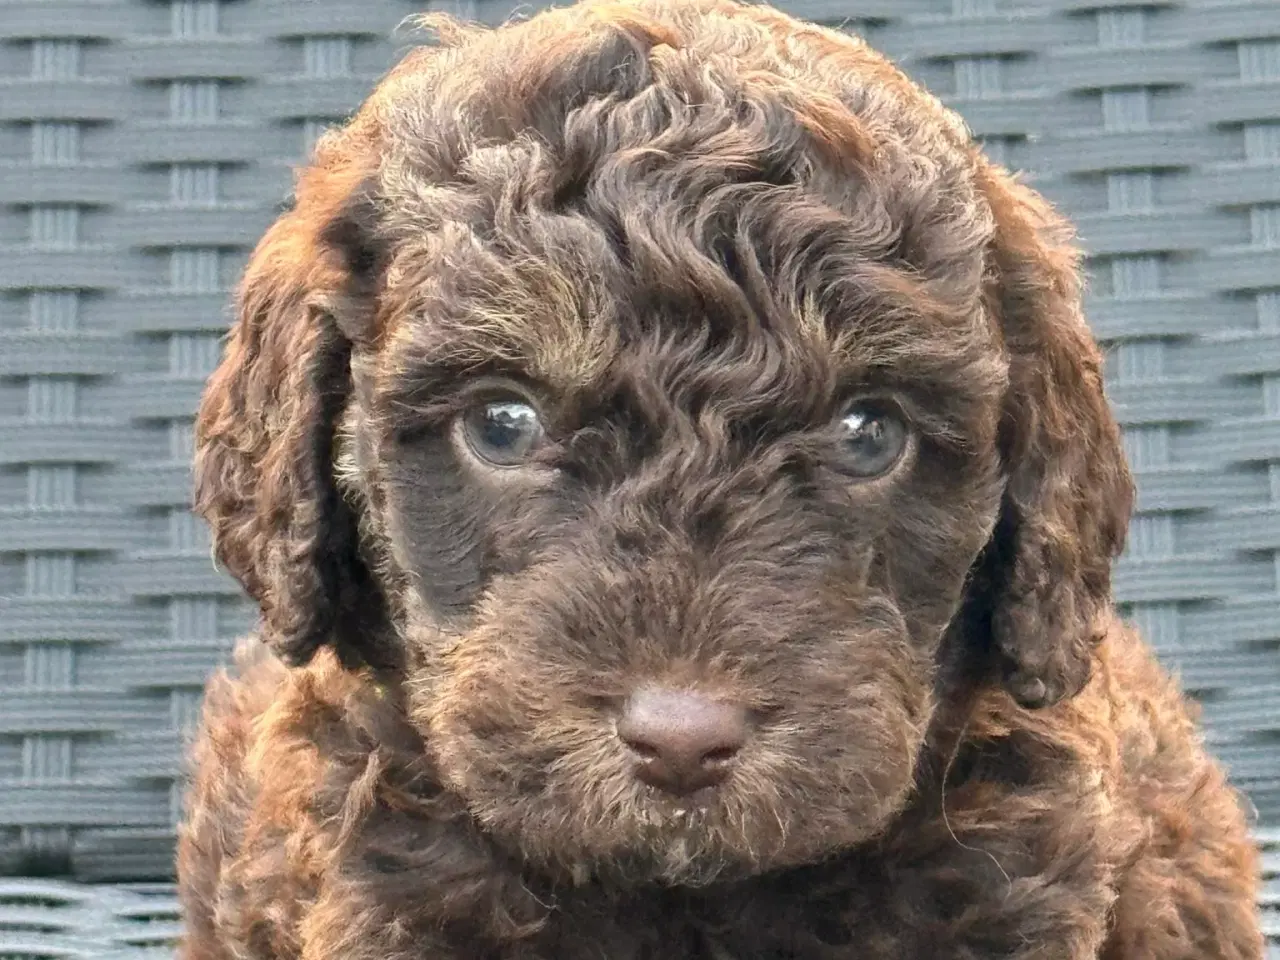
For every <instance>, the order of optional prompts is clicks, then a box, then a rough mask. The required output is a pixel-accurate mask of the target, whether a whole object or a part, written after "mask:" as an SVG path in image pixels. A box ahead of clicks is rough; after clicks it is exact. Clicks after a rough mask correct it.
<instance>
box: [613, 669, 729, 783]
mask: <svg viewBox="0 0 1280 960" xmlns="http://www.w3.org/2000/svg"><path fill="white" fill-rule="evenodd" d="M618 736H619V737H620V738H621V739H622V741H623V742H624V743H625V744H626V745H627V746H629V747H630V748H631V749H632V750H633V751H635V753H636V755H637V756H638V757H639V758H640V767H639V769H638V770H637V772H636V776H638V777H639V778H640V779H641V780H643V781H644V782H645V783H647V784H650V785H651V786H654V787H659V788H660V789H662V790H666V791H668V792H669V793H674V794H677V795H683V794H687V793H693V792H694V791H695V790H701V789H703V788H704V787H714V786H716V785H717V784H719V783H721V782H722V781H723V780H724V779H725V778H726V777H727V776H728V775H729V766H730V763H731V761H732V760H733V758H734V756H735V755H737V753H738V751H739V750H741V749H742V745H743V744H744V743H746V741H747V713H746V711H745V710H743V709H741V708H739V707H735V706H733V705H732V704H727V703H720V702H718V701H716V700H712V699H710V698H708V697H704V696H701V695H699V694H696V693H693V692H689V691H680V690H664V689H661V688H650V689H647V690H641V691H638V692H637V693H635V694H633V695H632V696H631V698H630V699H629V700H628V701H627V705H626V708H625V709H624V710H623V713H622V717H621V718H620V719H619V720H618Z"/></svg>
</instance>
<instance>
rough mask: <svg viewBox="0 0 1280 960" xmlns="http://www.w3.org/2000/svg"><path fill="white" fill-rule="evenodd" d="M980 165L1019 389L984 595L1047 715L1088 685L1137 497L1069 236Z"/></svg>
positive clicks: (1003, 439) (1027, 702) (998, 644)
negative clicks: (1113, 573) (1106, 393)
mask: <svg viewBox="0 0 1280 960" xmlns="http://www.w3.org/2000/svg"><path fill="white" fill-rule="evenodd" d="M981 163H982V166H981V173H980V177H981V181H982V182H981V187H982V189H983V192H984V193H985V194H986V197H987V199H988V202H989V203H990V205H991V209H992V212H993V214H994V216H995V236H994V239H993V242H992V249H991V259H992V277H991V287H990V297H991V309H992V312H993V313H994V314H995V316H996V317H997V318H998V321H999V325H1000V329H1001V331H1002V334H1003V338H1004V342H1005V348H1006V350H1007V352H1008V356H1009V362H1010V382H1009V387H1008V393H1007V395H1006V398H1005V401H1004V409H1003V411H1002V422H1001V428H1000V446H1001V450H1000V452H1001V456H1002V459H1003V462H1004V469H1005V473H1006V476H1007V486H1006V489H1005V495H1004V502H1003V505H1002V508H1001V515H1000V518H999V521H998V523H997V526H996V530H995V532H994V534H993V536H992V540H991V543H990V544H989V545H988V548H987V551H986V554H985V555H984V557H983V559H982V561H981V563H980V570H979V574H978V580H979V584H975V586H977V588H978V589H979V590H980V591H981V600H980V603H981V605H982V606H983V607H984V608H985V609H986V610H987V611H988V612H989V616H990V623H989V629H990V635H991V637H992V640H993V642H994V646H995V648H996V651H997V656H998V658H999V660H1000V663H1001V672H1002V677H1003V680H1004V683H1005V686H1006V688H1007V689H1008V691H1009V692H1010V694H1012V696H1013V697H1014V698H1015V699H1016V700H1017V701H1018V702H1019V703H1021V704H1022V705H1023V706H1026V707H1043V706H1047V705H1050V704H1052V703H1055V702H1057V701H1059V700H1061V699H1063V698H1064V697H1070V696H1074V695H1075V694H1076V693H1078V692H1079V691H1080V689H1081V688H1082V687H1083V686H1084V685H1085V683H1086V682H1087V681H1088V679H1089V672H1090V663H1091V660H1092V655H1093V648H1094V647H1095V645H1096V644H1097V642H1098V640H1099V639H1100V636H1101V631H1102V630H1103V629H1105V627H1104V624H1103V622H1102V618H1103V616H1104V615H1105V614H1106V613H1107V612H1108V610H1109V608H1110V606H1111V602H1112V599H1111V567H1112V561H1113V560H1114V558H1115V557H1116V556H1117V555H1118V554H1119V553H1120V551H1121V550H1122V549H1123V547H1124V539H1125V534H1126V531H1127V529H1128V524H1129V515H1130V512H1131V509H1132V504H1133V487H1132V481H1131V478H1130V474H1129V469H1128V466H1127V464H1126V461H1125V457H1124V452H1123V449H1122V448H1121V444H1120V431H1119V428H1118V426H1117V424H1116V422H1115V419H1114V417H1113V416H1112V414H1111V411H1110V408H1109V406H1108V404H1107V400H1106V398H1105V397H1104V395H1103V385H1102V369H1101V368H1102V358H1101V355H1100V352H1099V350H1098V347H1097V345H1096V343H1095V342H1094V339H1093V337H1092V335H1091V334H1090V332H1089V330H1088V327H1087V326H1086V324H1085V320H1084V316H1083V311H1082V307H1081V282H1080V272H1079V255H1078V252H1077V250H1076V248H1075V246H1074V244H1073V237H1072V232H1071V230H1070V228H1069V225H1068V224H1067V223H1066V221H1065V220H1064V219H1062V218H1061V217H1060V216H1059V215H1058V214H1057V213H1055V212H1054V211H1053V209H1052V208H1051V207H1050V206H1049V204H1048V203H1047V202H1046V201H1045V200H1044V199H1043V198H1041V197H1040V196H1039V195H1038V194H1036V193H1035V192H1033V191H1031V190H1029V189H1027V188H1026V187H1024V186H1022V185H1021V184H1019V183H1017V182H1015V181H1014V180H1013V179H1012V177H1010V176H1009V175H1008V174H1007V173H1005V172H1004V171H1003V170H1000V169H998V168H995V167H993V166H989V165H988V164H987V163H986V162H985V161H981Z"/></svg>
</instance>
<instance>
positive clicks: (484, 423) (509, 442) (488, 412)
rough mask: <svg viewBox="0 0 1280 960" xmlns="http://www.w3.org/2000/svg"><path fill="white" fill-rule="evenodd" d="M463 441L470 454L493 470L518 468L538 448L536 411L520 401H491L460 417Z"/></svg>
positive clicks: (539, 428) (541, 433) (539, 430)
mask: <svg viewBox="0 0 1280 960" xmlns="http://www.w3.org/2000/svg"><path fill="white" fill-rule="evenodd" d="M461 427H462V437H463V439H464V440H465V441H466V444H467V447H468V448H469V449H470V450H471V452H472V453H473V454H475V456H476V457H477V458H479V459H480V460H483V461H484V462H485V463H487V464H490V465H491V466H495V467H517V466H519V465H520V464H522V463H524V462H525V461H526V460H528V459H529V457H530V456H532V454H533V453H534V451H536V450H537V449H538V447H539V446H540V445H541V443H542V440H543V437H544V431H543V428H542V421H541V419H539V417H538V411H536V410H535V409H533V407H532V406H530V405H529V404H528V403H526V402H525V401H523V400H517V399H514V398H512V399H505V400H491V401H488V402H487V403H482V404H479V405H478V406H475V407H472V408H471V409H470V410H468V411H467V412H466V413H465V414H463V416H462V423H461Z"/></svg>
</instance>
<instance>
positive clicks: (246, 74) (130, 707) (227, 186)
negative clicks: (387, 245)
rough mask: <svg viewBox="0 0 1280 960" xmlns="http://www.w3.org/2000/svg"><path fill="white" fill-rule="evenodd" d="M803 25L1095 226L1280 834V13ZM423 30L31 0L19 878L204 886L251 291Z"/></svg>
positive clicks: (21, 463) (1200, 625) (1163, 0)
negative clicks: (227, 459) (239, 364)
mask: <svg viewBox="0 0 1280 960" xmlns="http://www.w3.org/2000/svg"><path fill="white" fill-rule="evenodd" d="M781 5H783V6H785V7H787V8H789V9H790V10H792V11H793V12H795V13H798V14H800V15H802V16H806V17H809V18H812V19H816V20H820V21H823V22H827V23H831V24H836V25H842V26H844V27H846V28H848V29H852V30H856V31H858V32H861V33H863V34H865V35H866V36H867V37H868V38H869V39H870V40H871V42H872V43H874V44H875V45H877V46H878V47H880V48H881V49H884V50H886V51H887V52H889V53H891V54H893V55H895V56H897V57H898V58H900V60H901V61H902V62H903V63H904V65H906V66H907V67H908V69H909V70H910V71H911V72H912V73H913V74H914V75H915V76H917V77H918V78H919V79H921V80H923V81H924V82H925V83H926V84H927V85H928V86H930V87H931V88H932V89H933V90H934V91H935V92H937V93H938V94H939V95H941V96H942V97H944V99H946V100H947V101H948V102H949V103H951V104H953V105H954V106H956V107H957V108H958V109H959V110H960V111H961V112H962V113H963V114H964V116H965V117H966V118H967V119H968V121H969V122H970V124H971V125H972V127H973V129H974V130H975V131H976V132H977V133H978V134H980V135H981V136H982V138H983V139H984V140H985V142H986V144H987V147H988V149H989V151H990V152H991V153H992V154H993V155H995V156H996V157H998V158H1000V159H1003V160H1005V161H1006V162H1007V163H1008V164H1010V165H1011V166H1014V167H1019V168H1023V169H1026V170H1029V171H1030V172H1031V174H1032V176H1033V179H1034V181H1035V182H1036V183H1037V185H1038V186H1040V187H1041V188H1042V189H1043V190H1045V191H1046V192H1047V193H1048V194H1049V195H1050V196H1052V197H1054V198H1055V199H1057V200H1058V201H1060V203H1061V204H1062V205H1063V207H1064V208H1065V209H1066V210H1067V211H1068V212H1069V213H1070V214H1071V215H1072V216H1073V217H1074V218H1075V219H1076V221H1077V222H1078V223H1079V224H1080V227H1081V231H1082V235H1083V238H1084V241H1085V244H1086V246H1087V249H1088V251H1089V253H1090V255H1091V259H1090V273H1091V294H1090V318H1091V322H1092V323H1093V325H1094V328H1095V330H1096V332H1097V333H1098V335H1099V336H1100V337H1101V338H1102V339H1103V340H1104V341H1105V343H1106V344H1107V345H1108V348H1109V352H1110V356H1109V364H1108V373H1109V383H1110V389H1111V396H1112V399H1113V401H1114V403H1115V407H1116V409H1117V411H1118V413H1119V415H1120V418H1121V420H1122V421H1123V424H1124V427H1125V432H1126V438H1127V443H1128V450H1129V454H1130V457H1131V458H1132V462H1133V464H1134V467H1135V469H1136V472H1137V477H1138V482H1139V514H1138V517H1137V518H1136V520H1135V523H1134V526H1133V532H1132V536H1131V542H1130V547H1129V550H1128V552H1127V554H1126V556H1125V558H1124V560H1123V562H1122V563H1121V565H1120V568H1119V570H1118V573H1117V578H1116V587H1117V591H1118V593H1119V595H1120V597H1121V598H1122V600H1123V601H1124V602H1125V604H1126V606H1127V611H1128V612H1129V614H1130V615H1131V616H1132V617H1133V618H1134V619H1135V620H1136V621H1137V622H1138V624H1139V625H1140V626H1141V627H1142V629H1143V630H1144V631H1145V633H1146V634H1147V636H1148V637H1149V638H1150V639H1151V640H1152V641H1153V642H1154V643H1155V644H1156V646H1157V647H1158V649H1159V651H1160V653H1161V655H1162V656H1163V657H1164V659H1165V660H1166V662H1167V663H1169V664H1170V665H1171V666H1173V667H1175V668H1177V669H1178V670H1179V671H1180V672H1181V674H1182V677H1183V680H1184V682H1185V684H1186V686H1187V687H1188V688H1189V689H1190V690H1192V691H1193V692H1194V693H1195V694H1196V695H1197V696H1198V697H1199V698H1200V699H1201V701H1202V702H1203V703H1204V710H1205V722H1206V729H1207V734H1208V737H1209V739H1210V741H1211V743H1212V745H1213V746H1214V748H1215V749H1216V750H1217V751H1218V753H1219V754H1220V755H1221V756H1222V758H1223V759H1224V760H1225V761H1226V762H1227V763H1228V765H1229V767H1230V770H1231V774H1232V776H1233V778H1234V779H1235V780H1236V782H1237V783H1239V784H1240V785H1241V786H1242V787H1244V788H1245V789H1246V790H1247V791H1248V793H1249V795H1250V797H1251V798H1252V800H1253V802H1254V804H1255V805H1256V807H1257V809H1258V812H1259V815H1260V822H1261V824H1262V825H1263V826H1267V825H1271V826H1280V2H1277V0H1142V2H1133V0H790V2H785V0H784V2H783V3H782V4H781ZM445 8H446V9H449V10H451V11H452V12H455V13H458V14H461V15H463V16H466V17H472V18H475V19H480V20H487V21H497V20H500V19H503V18H504V17H505V16H506V15H507V14H508V12H509V9H510V8H509V6H508V5H507V4H506V3H505V2H494V3H490V2H479V3H470V4H468V3H459V4H456V5H445ZM418 9H421V7H420V6H415V5H414V4H411V3H409V2H407V0H0V875H5V874H7V875H11V876H12V875H21V874H24V873H25V874H31V873H33V872H44V873H50V872H52V873H60V874H64V875H70V876H73V877H75V878H77V879H78V880H80V881H141V880H153V879H164V878H166V877H168V876H169V874H170V870H171V866H170V863H171V857H172V844H173V828H174V823H175V819H176V816H177V813H178V809H179V788H178V786H177V783H178V777H179V772H180V762H181V759H180V758H181V751H182V735H183V731H184V730H185V729H187V728H189V726H190V724H191V721H192V719H193V718H194V716H195V712H196V709H197V705H198V702H199V696H200V688H201V685H202V683H203V681H204V678H205V677H206V675H207V673H208V671H209V670H210V668H211V667H212V666H213V665H214V664H215V663H217V662H218V661H219V660H220V659H221V658H222V657H223V656H224V655H225V653H226V651H227V649H228V647H229V644H230V642H231V639H232V638H233V637H234V636H235V635H236V634H237V633H238V632H240V631H241V630H243V629H244V628H245V627H246V625H247V624H248V623H249V611H248V610H247V608H246V606H245V604H244V603H243V602H242V601H241V599H240V597H239V595H238V593H237V590H236V588H235V585H234V584H233V583H232V582H231V581H230V580H229V579H227V578H226V577H225V576H223V575H221V574H219V573H217V572H215V570H214V569H213V567H212V565H211V563H210V560H209V550H208V541H207V536H206V534H205V532H204V530H203V528H202V526H201V525H200V524H199V523H198V522H197V521H195V520H194V519H193V518H192V516H191V514H190V513H189V512H188V509H187V507H188V457H189V451H190V446H191V417H192V413H193V411H194V409H195V406H196V403H197V399H198V396H199V392H200V389H201V386H202V383H203V381H204V378H205V377H206V376H207V375H208V373H209V371H210V370H211V369H212V367H213V365H214V364H215V362H216V360H217V357H218V351H219V337H220V336H221V334H222V333H223V331H224V330H225V328H226V324H227V320H228V317H227V314H226V309H225V301H226V293H227V290H228V288H229V286H230V284H231V283H232V282H233V281H234V279H235V276H236V274H237V272H238V271H239V269H240V267H241V266H242V264H243V262H244V258H245V256H246V254H247V251H248V250H249V248H250V247H251V246H252V244H253V243H254V241H255V239H256V238H257V236H258V235H259V234H260V233H261V231H262V230H263V228H264V227H265V226H266V225H267V223H269V222H270V220H271V218H272V216H273V214H274V211H275V210H276V209H277V207H278V205H279V204H280V203H281V202H282V201H283V199H284V198H285V197H286V195H287V193H288V190H289V171H290V166H291V165H292V164H293V163H295V162H297V161H298V160H299V159H300V158H301V157H302V156H303V155H304V153H305V151H306V149H307V148H308V146H309V144H310V143H311V142H312V141H313V140H314V138H315V136H316V134H317V132H318V131H319V130H320V129H322V128H323V127H324V126H325V125H326V124H329V123H331V122H333V121H335V120H338V119H341V118H342V117H343V116H344V115H346V114H347V113H348V112H349V111H350V110H351V109H352V108H353V107H354V106H355V105H356V104H357V103H358V102H359V101H360V99H361V98H362V97H363V95H364V94H365V93H366V92H367V90H368V89H369V87H370V85H371V84H372V82H373V81H374V80H375V79H376V77H377V76H378V74H379V73H381V72H382V71H383V70H384V69H385V68H386V67H387V65H388V64H389V63H390V62H391V59H392V56H393V54H394V49H395V48H394V45H393V41H392V40H391V39H390V34H391V31H392V29H393V28H394V27H395V26H396V24H397V23H399V22H400V21H401V20H402V18H403V17H405V16H406V15H408V14H410V13H413V12H416V11H417V10H418ZM526 9H528V8H526ZM1271 882H1272V883H1273V884H1274V883H1275V882H1276V881H1275V880H1274V879H1273V880H1272V881H1271ZM15 883H18V884H19V886H16V887H14V886H10V887H7V888H4V889H7V890H8V891H9V893H7V894H2V895H0V904H4V903H9V902H10V900H12V898H13V897H18V899H19V900H21V890H22V889H25V888H24V887H22V886H21V884H22V883H24V881H15ZM32 889H37V888H32ZM39 889H44V888H39ZM49 889H50V890H52V889H53V888H49ZM58 889H62V888H58ZM14 891H18V893H14ZM64 895H65V896H67V897H70V898H71V899H69V900H68V901H67V903H66V904H65V905H64V907H63V908H62V909H63V913H62V914H60V915H63V916H66V917H71V916H72V914H74V913H75V911H76V910H79V909H80V908H81V907H80V906H79V905H83V909H84V910H85V911H89V912H92V911H94V910H97V911H100V912H99V913H96V914H93V915H94V916H106V915H107V914H108V913H110V911H111V910H114V909H116V907H114V906H111V905H112V904H121V903H124V902H125V901H127V900H129V898H130V897H134V898H142V901H144V902H148V903H154V902H159V901H155V900H152V899H149V898H150V897H151V896H152V895H151V894H149V893H146V892H145V891H144V892H138V891H136V890H135V891H129V890H126V889H124V888H114V889H111V890H103V891H99V892H95V891H92V890H90V889H88V888H84V889H82V890H81V891H80V892H79V893H76V894H75V895H74V896H73V895H72V894H70V893H66V894H63V893H56V894H55V893H50V895H49V896H50V903H51V904H53V906H48V909H49V910H53V911H54V912H55V913H57V910H58V909H59V908H58V907H57V906H56V904H57V902H58V897H60V896H64ZM6 896H7V897H10V900H5V899H4V897H6ZM99 896H101V897H103V898H106V899H102V900H100V901H99V900H98V899H95V898H98V897H99ZM1269 896H1271V898H1272V903H1273V904H1274V901H1275V897H1276V893H1275V889H1274V886H1273V887H1272V888H1271V892H1270V894H1269ZM77 898H81V899H77ZM112 898H115V899H112ZM37 899H38V898H37ZM130 902H135V901H130ZM23 909H25V908H20V907H13V908H12V909H11V908H10V907H8V906H0V918H2V919H0V936H6V937H7V936H9V934H8V932H6V931H9V930H10V926H9V925H10V924H12V923H15V922H16V923H17V924H18V927H17V928H15V929H21V920H18V921H14V920H13V919H12V918H13V917H14V916H19V915H20V914H22V910H23ZM31 909H32V910H36V913H33V914H31V915H32V916H36V915H37V914H38V913H39V911H40V910H44V909H45V907H40V908H39V909H37V908H35V907H32V908H31ZM15 911H16V912H15ZM101 911H107V913H102V912H101ZM85 915H86V916H88V913H86V914H85ZM34 922H35V921H33V923H34ZM1273 925H1274V921H1273ZM38 926H39V924H38V923H37V924H36V927H38ZM126 926H127V925H126ZM82 928H83V924H81V925H80V926H77V925H76V924H74V923H68V926H67V930H68V931H69V932H68V933H67V936H68V937H69V938H71V939H75V937H80V936H82V934H83V929H82ZM58 929H59V930H61V929H62V928H61V927H59V928H58ZM104 929H114V928H104ZM77 931H79V932H77ZM35 935H37V934H33V936H35ZM41 935H42V934H41ZM59 935H61V934H59ZM114 935H115V934H114V933H112V934H111V936H114ZM5 942H7V941H5ZM67 942H68V943H70V942H71V940H68V941H67ZM86 942H87V941H86ZM4 949H10V948H8V947H5V948H0V957H3V956H8V955H12V953H13V950H12V949H10V954H8V955H6V954H4V952H3V950H4ZM15 949H16V948H15ZM51 949H52V948H51ZM76 949H80V948H72V947H68V948H67V950H66V951H64V952H62V953H57V952H56V951H55V952H53V953H47V954H41V953H39V952H38V951H36V952H35V953H34V954H33V955H39V956H46V955H47V956H64V955H65V956H78V955H83V954H77V953H76V952H75V950H76Z"/></svg>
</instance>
